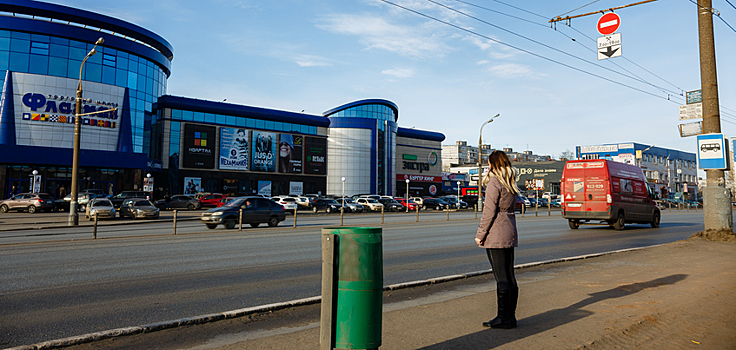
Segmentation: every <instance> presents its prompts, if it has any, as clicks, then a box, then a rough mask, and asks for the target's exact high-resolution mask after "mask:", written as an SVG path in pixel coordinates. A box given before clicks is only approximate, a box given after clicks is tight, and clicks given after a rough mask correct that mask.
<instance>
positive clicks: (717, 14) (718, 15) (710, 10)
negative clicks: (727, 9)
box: [690, 0, 736, 33]
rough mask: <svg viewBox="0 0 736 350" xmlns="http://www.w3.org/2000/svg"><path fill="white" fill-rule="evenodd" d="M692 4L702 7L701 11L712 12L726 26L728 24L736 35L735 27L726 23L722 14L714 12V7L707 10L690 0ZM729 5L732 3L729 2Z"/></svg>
mask: <svg viewBox="0 0 736 350" xmlns="http://www.w3.org/2000/svg"><path fill="white" fill-rule="evenodd" d="M690 2H692V3H693V4H695V5H696V6H698V7H700V8H701V9H703V10H706V11H708V12H710V13H712V14H714V15H715V16H716V17H718V18H719V19H720V20H721V21H723V23H725V24H726V25H727V26H728V27H729V28H731V30H733V32H734V33H736V29H734V27H732V26H731V25H730V24H728V22H726V20H725V19H723V17H721V14H720V13H717V11H715V10H714V9H713V8H712V7H711V8H705V7H703V6H702V5H700V4H698V3H697V2H695V1H694V0H690ZM729 4H730V2H729ZM731 6H733V5H731Z"/></svg>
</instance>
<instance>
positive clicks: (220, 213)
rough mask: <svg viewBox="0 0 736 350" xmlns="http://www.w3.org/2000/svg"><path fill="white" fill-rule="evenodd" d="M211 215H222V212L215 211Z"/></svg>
mask: <svg viewBox="0 0 736 350" xmlns="http://www.w3.org/2000/svg"><path fill="white" fill-rule="evenodd" d="M212 216H222V212H221V211H216V212H214V213H212Z"/></svg>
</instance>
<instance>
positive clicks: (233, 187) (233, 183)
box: [222, 179, 238, 197]
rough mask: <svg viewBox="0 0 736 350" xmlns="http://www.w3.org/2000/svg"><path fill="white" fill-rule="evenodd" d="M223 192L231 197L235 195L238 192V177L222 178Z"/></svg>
mask: <svg viewBox="0 0 736 350" xmlns="http://www.w3.org/2000/svg"><path fill="white" fill-rule="evenodd" d="M222 193H223V194H224V195H227V196H230V197H235V196H236V195H237V194H238V180H237V179H223V180H222Z"/></svg>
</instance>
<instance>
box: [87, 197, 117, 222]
mask: <svg viewBox="0 0 736 350" xmlns="http://www.w3.org/2000/svg"><path fill="white" fill-rule="evenodd" d="M116 213H117V211H116V210H115V206H113V205H112V202H111V201H110V200H109V199H107V198H93V199H92V200H90V201H89V202H87V208H86V209H85V215H84V216H85V217H86V218H87V219H89V220H90V221H91V220H94V219H95V216H97V218H98V219H105V218H106V219H114V218H115V216H116V215H117V214H116Z"/></svg>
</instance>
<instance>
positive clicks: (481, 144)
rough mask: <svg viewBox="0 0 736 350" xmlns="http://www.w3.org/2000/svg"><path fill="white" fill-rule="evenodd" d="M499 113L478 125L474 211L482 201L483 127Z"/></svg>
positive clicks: (478, 208)
mask: <svg viewBox="0 0 736 350" xmlns="http://www.w3.org/2000/svg"><path fill="white" fill-rule="evenodd" d="M499 115H501V114H500V113H498V114H496V115H494V116H493V117H491V119H488V121H486V122H485V123H483V125H481V126H480V137H479V138H478V205H477V206H476V211H480V210H481V206H482V205H483V201H481V200H480V199H481V198H482V196H481V194H482V193H483V189H482V187H483V185H482V183H483V181H482V179H481V177H482V176H483V164H482V163H483V151H482V150H481V147H482V146H483V127H484V126H486V124H488V123H490V122H492V121H493V119H496V118H497V117H498V116H499Z"/></svg>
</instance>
